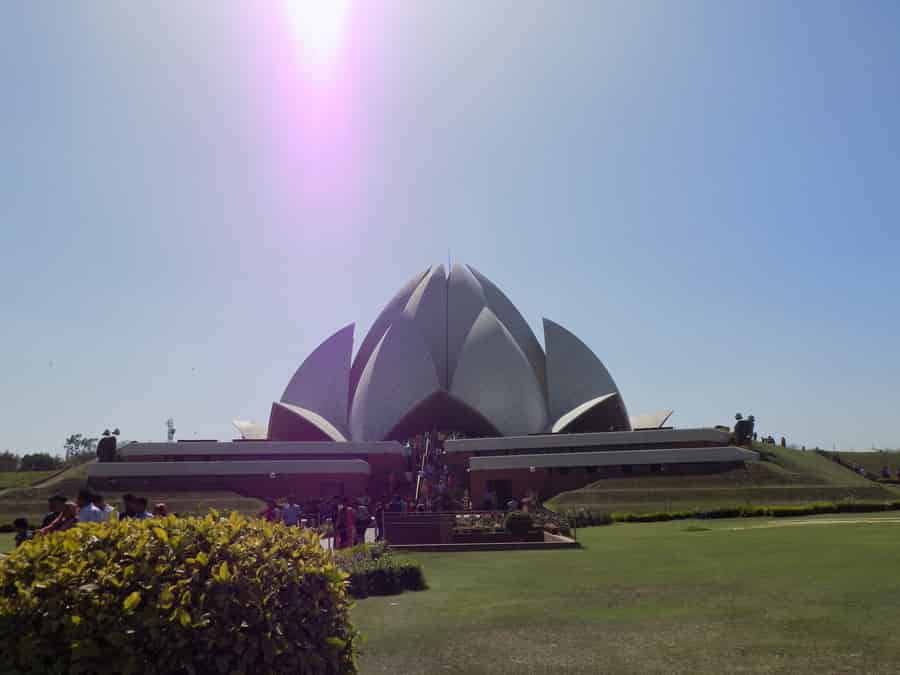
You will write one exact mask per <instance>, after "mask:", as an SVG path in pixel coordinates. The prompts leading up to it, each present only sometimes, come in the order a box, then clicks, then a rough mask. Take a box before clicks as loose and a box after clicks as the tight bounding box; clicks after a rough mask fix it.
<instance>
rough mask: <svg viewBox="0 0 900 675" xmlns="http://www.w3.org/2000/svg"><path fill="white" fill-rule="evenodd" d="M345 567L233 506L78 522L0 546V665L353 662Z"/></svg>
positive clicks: (317, 666)
mask: <svg viewBox="0 0 900 675" xmlns="http://www.w3.org/2000/svg"><path fill="white" fill-rule="evenodd" d="M345 579H346V575H345V574H344V573H342V572H341V571H340V570H339V569H338V568H337V567H336V566H335V564H334V562H333V561H332V559H331V557H330V555H329V554H328V553H327V552H326V551H323V550H322V547H321V545H320V543H319V541H318V538H317V536H316V535H315V534H314V533H309V532H306V531H304V530H301V529H300V528H288V527H285V526H283V525H273V524H271V523H266V522H264V521H262V520H259V519H252V518H245V517H243V516H240V515H237V514H232V515H231V516H230V517H229V518H219V517H218V515H217V514H215V513H213V514H211V515H209V516H207V517H205V518H183V519H176V518H174V517H169V518H167V519H148V520H144V521H133V520H130V521H124V522H118V523H104V524H86V525H80V526H78V527H76V528H74V529H72V530H69V531H67V532H60V533H57V534H53V535H49V536H44V537H38V538H36V539H35V540H33V541H31V542H27V543H26V544H24V545H23V546H21V547H19V548H18V549H16V550H15V551H14V552H13V553H12V554H11V555H10V556H9V557H7V558H5V559H3V560H0V672H4V673H6V672H21V673H138V672H140V673H159V674H166V675H168V674H176V673H248V674H249V673H288V672H290V673H294V672H297V673H352V672H355V664H354V634H353V631H352V628H351V626H350V623H349V618H348V609H349V605H350V600H349V599H348V596H347V593H346V590H345Z"/></svg>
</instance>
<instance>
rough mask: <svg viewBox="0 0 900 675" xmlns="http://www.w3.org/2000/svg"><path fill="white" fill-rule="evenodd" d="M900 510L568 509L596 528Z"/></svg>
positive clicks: (897, 505)
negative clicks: (603, 510)
mask: <svg viewBox="0 0 900 675" xmlns="http://www.w3.org/2000/svg"><path fill="white" fill-rule="evenodd" d="M898 510H900V500H895V501H890V502H869V501H856V500H846V501H839V502H816V503H813V504H798V505H793V506H792V505H785V506H733V507H723V508H718V509H695V510H688V511H658V512H655V513H654V512H651V513H619V512H616V513H607V512H600V511H598V512H595V511H592V510H591V509H574V510H571V511H567V512H566V516H567V517H568V519H569V521H571V522H572V523H574V524H575V526H576V527H594V526H598V525H611V524H612V523H659V522H665V521H668V520H687V519H690V518H699V519H715V518H758V517H768V518H785V517H791V516H794V517H797V516H815V515H820V514H827V513H877V512H879V511H898Z"/></svg>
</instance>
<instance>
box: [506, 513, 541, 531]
mask: <svg viewBox="0 0 900 675" xmlns="http://www.w3.org/2000/svg"><path fill="white" fill-rule="evenodd" d="M503 526H504V527H505V528H506V529H507V531H508V532H509V533H510V534H512V535H515V536H517V537H524V536H525V535H526V534H528V533H529V532H530V531H531V530H532V528H533V527H534V519H533V518H532V517H531V514H530V513H526V512H525V511H510V512H509V513H507V514H506V518H505V519H504V521H503Z"/></svg>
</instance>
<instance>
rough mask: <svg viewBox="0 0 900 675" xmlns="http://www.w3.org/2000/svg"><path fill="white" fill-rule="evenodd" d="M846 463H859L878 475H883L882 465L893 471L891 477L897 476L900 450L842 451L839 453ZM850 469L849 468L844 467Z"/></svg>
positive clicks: (899, 465)
mask: <svg viewBox="0 0 900 675" xmlns="http://www.w3.org/2000/svg"><path fill="white" fill-rule="evenodd" d="M839 454H840V456H841V459H842V460H843V461H844V463H845V464H850V463H851V462H852V463H853V464H859V465H860V466H862V467H864V468H865V469H866V471H868V472H869V473H873V474H875V475H876V476H880V475H881V469H882V467H885V466H886V467H887V468H888V471H890V473H891V478H895V477H896V476H897V469H898V468H900V452H897V451H896V450H894V451H885V452H841V453H839ZM844 470H845V471H849V470H848V469H844Z"/></svg>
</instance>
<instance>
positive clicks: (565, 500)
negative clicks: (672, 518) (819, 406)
mask: <svg viewBox="0 0 900 675" xmlns="http://www.w3.org/2000/svg"><path fill="white" fill-rule="evenodd" d="M755 449H756V450H758V451H760V453H761V457H762V461H760V462H750V463H748V464H747V465H746V467H744V468H740V469H734V470H731V471H726V472H723V473H718V474H711V475H704V476H678V475H671V474H670V475H666V474H658V475H653V476H642V477H635V478H612V479H605V480H600V481H597V482H595V483H592V484H590V485H588V486H586V487H584V488H581V489H580V490H572V491H570V492H564V493H562V494H560V495H558V496H556V497H555V498H553V499H552V500H551V501H550V502H549V503H548V506H550V507H551V508H553V509H556V510H559V511H565V510H568V509H572V508H577V507H584V508H588V509H592V510H596V511H608V512H631V513H646V512H650V511H687V510H695V509H708V508H719V507H725V506H735V505H744V504H750V505H770V504H796V503H803V502H820V501H836V500H842V499H865V500H890V499H897V498H898V496H900V491H897V490H896V489H894V488H892V487H889V486H883V485H879V484H877V483H874V482H872V481H870V480H867V479H865V478H863V477H862V476H858V475H855V474H854V473H853V472H852V471H848V470H847V469H846V468H844V467H842V466H839V465H838V464H836V463H835V462H832V461H831V460H829V459H827V458H825V457H822V456H821V455H819V454H817V453H815V452H813V451H801V450H792V449H790V448H781V447H778V446H773V445H757V446H755Z"/></svg>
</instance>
